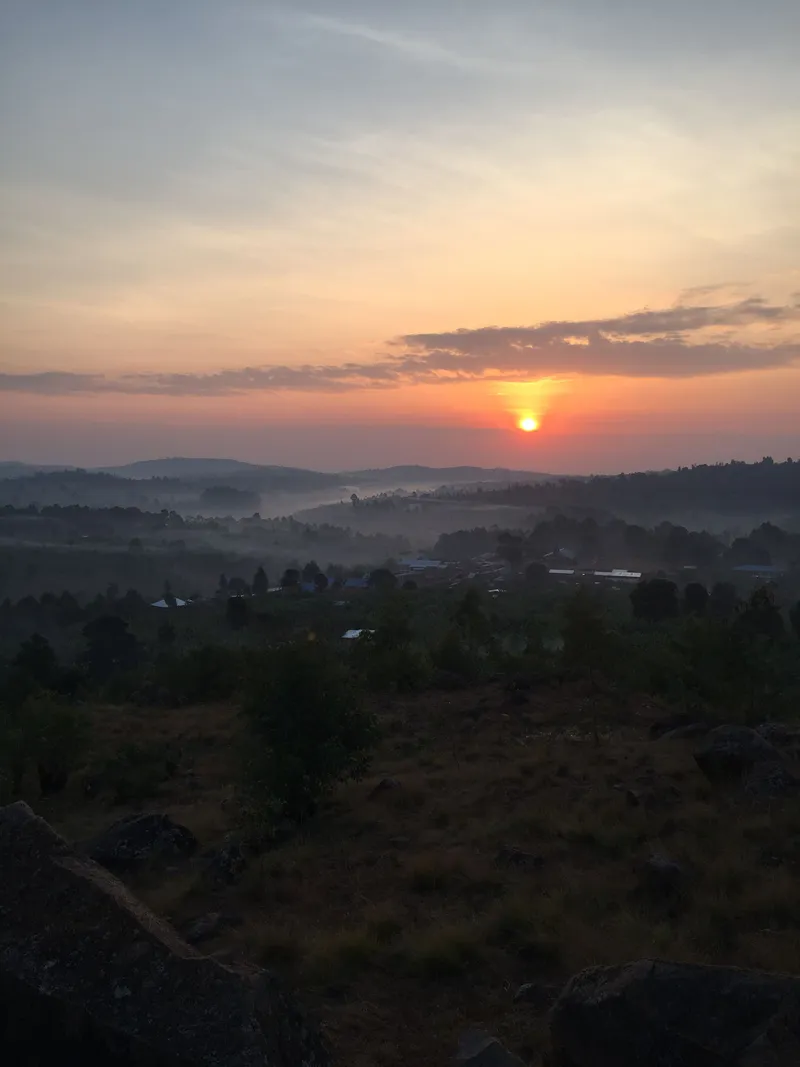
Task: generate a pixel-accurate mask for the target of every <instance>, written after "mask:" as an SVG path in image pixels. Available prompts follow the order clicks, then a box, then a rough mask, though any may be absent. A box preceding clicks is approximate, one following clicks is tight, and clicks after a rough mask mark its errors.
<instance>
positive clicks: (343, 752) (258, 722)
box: [242, 641, 376, 824]
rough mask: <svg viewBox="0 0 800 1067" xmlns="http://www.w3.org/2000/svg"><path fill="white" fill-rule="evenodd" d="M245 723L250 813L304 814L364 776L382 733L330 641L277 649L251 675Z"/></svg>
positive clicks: (261, 816)
mask: <svg viewBox="0 0 800 1067" xmlns="http://www.w3.org/2000/svg"><path fill="white" fill-rule="evenodd" d="M242 711H243V714H244V719H245V723H246V731H245V739H244V740H245V742H246V744H245V752H244V779H245V780H244V794H245V796H244V799H245V807H246V814H248V815H249V816H250V817H251V818H252V817H254V818H256V819H257V820H258V821H259V822H260V823H262V824H263V823H264V822H266V823H267V824H269V823H273V824H274V822H275V821H276V820H278V819H280V818H289V819H296V820H302V819H304V818H306V817H307V816H309V815H310V814H312V813H313V811H314V810H315V808H316V805H317V803H318V801H319V800H320V798H321V797H322V796H323V795H324V794H325V793H326V792H328V791H329V790H330V789H331V788H332V787H333V786H334V785H335V783H336V782H340V781H344V780H346V779H349V778H358V777H361V776H362V775H363V774H364V772H365V771H366V769H367V766H368V764H369V755H370V750H371V748H372V745H373V743H374V741H375V737H376V724H375V720H374V718H373V717H372V715H370V714H369V713H367V712H366V711H365V710H364V709H363V707H362V705H361V702H360V699H359V696H358V693H357V691H356V689H355V687H354V684H353V680H352V677H351V676H350V674H349V672H348V671H347V669H346V668H345V667H344V666H343V665H342V664H341V663H340V661H339V660H338V659H337V658H336V657H335V656H334V655H333V653H332V652H331V651H330V650H329V649H328V648H327V647H326V646H324V645H322V644H320V643H317V642H312V641H305V642H296V643H294V644H292V645H287V646H285V647H283V648H280V649H275V650H273V651H272V652H271V653H269V654H267V656H266V657H265V658H264V660H263V661H262V664H261V665H260V667H259V668H258V670H257V672H256V676H255V677H254V678H252V680H251V682H250V686H249V692H248V694H247V697H246V699H245V702H244V705H243V708H242Z"/></svg>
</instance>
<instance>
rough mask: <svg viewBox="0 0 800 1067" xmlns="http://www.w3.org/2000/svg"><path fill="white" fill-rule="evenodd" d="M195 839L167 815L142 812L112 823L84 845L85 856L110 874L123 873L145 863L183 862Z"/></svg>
mask: <svg viewBox="0 0 800 1067" xmlns="http://www.w3.org/2000/svg"><path fill="white" fill-rule="evenodd" d="M196 848H197V838H196V837H195V836H194V834H193V833H192V832H191V830H187V829H186V827H185V826H181V825H180V823H176V822H173V821H172V819H170V817H169V815H160V814H157V813H156V812H143V813H141V814H137V815H127V816H126V817H125V818H124V819H120V820H119V821H118V822H115V823H113V824H112V825H111V826H109V828H108V829H107V830H104V831H103V833H101V834H99V835H98V836H97V837H95V838H94V839H93V840H92V841H90V842H89V843H88V844H87V845H85V846H84V851H85V852H86V854H87V855H88V856H89V857H90V858H91V859H93V860H94V861H95V862H96V863H101V864H102V865H103V866H104V867H107V868H108V869H109V870H110V871H124V870H127V869H128V868H130V867H134V866H136V864H138V863H143V862H144V861H146V860H153V859H159V860H174V859H185V858H187V857H189V856H191V855H193V854H194V852H195V850H196Z"/></svg>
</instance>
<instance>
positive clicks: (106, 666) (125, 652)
mask: <svg viewBox="0 0 800 1067" xmlns="http://www.w3.org/2000/svg"><path fill="white" fill-rule="evenodd" d="M83 636H84V638H85V640H86V642H87V647H86V650H85V652H84V653H83V656H82V661H83V663H84V665H85V666H86V668H87V670H88V671H89V673H90V674H91V675H93V676H94V677H95V678H97V679H98V680H105V679H107V678H110V677H111V675H112V674H114V673H116V672H118V671H128V670H133V669H134V668H135V667H136V666H137V664H138V662H139V657H140V653H141V645H140V644H139V641H138V640H137V639H136V637H135V636H134V635H133V634H132V633H130V632H129V630H128V624H127V622H126V621H125V620H124V619H121V618H120V617H119V616H118V615H103V616H101V617H100V618H98V619H93V620H92V621H91V622H88V623H87V624H86V625H85V626H84V628H83Z"/></svg>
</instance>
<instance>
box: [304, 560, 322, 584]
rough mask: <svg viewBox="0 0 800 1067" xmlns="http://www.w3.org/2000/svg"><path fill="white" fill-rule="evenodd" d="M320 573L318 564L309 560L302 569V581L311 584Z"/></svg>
mask: <svg viewBox="0 0 800 1067" xmlns="http://www.w3.org/2000/svg"><path fill="white" fill-rule="evenodd" d="M319 573H320V568H319V564H318V563H317V562H316V560H313V559H310V560H309V561H308V563H306V565H305V567H303V581H304V582H313V581H314V579H315V578H316V576H317V575H318V574H319Z"/></svg>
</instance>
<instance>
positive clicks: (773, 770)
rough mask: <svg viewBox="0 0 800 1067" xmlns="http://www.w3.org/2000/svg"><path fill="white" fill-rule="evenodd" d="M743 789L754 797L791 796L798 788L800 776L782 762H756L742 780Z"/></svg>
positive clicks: (769, 798)
mask: <svg viewBox="0 0 800 1067" xmlns="http://www.w3.org/2000/svg"><path fill="white" fill-rule="evenodd" d="M744 790H745V792H746V793H747V794H748V796H751V797H753V798H754V799H764V800H772V799H774V798H776V797H785V796H792V795H794V794H795V793H797V792H798V790H800V778H798V777H797V776H796V775H795V774H793V773H792V771H791V770H790V769H789V768H788V767H787V766H786V764H784V763H757V764H756V765H755V767H753V769H752V771H750V773H749V774H748V775H747V777H746V778H745V780H744Z"/></svg>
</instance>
